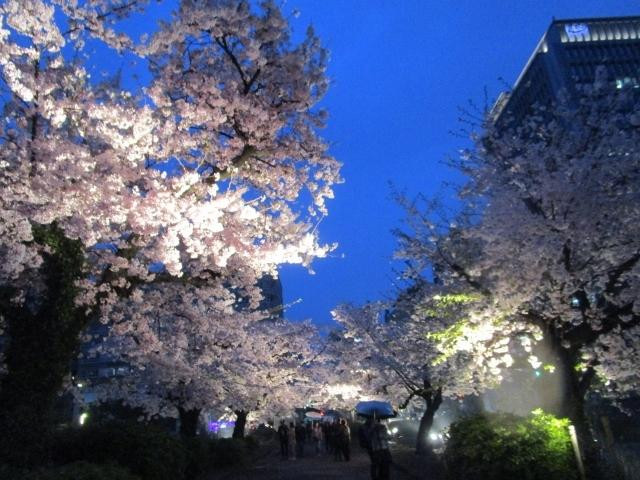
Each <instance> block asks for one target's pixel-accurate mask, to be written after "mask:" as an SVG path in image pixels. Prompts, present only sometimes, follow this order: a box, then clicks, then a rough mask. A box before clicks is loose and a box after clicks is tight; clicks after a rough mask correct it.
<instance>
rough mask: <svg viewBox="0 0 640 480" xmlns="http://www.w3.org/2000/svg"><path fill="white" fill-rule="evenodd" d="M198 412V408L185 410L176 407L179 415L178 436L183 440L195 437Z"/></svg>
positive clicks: (198, 417) (198, 418)
mask: <svg viewBox="0 0 640 480" xmlns="http://www.w3.org/2000/svg"><path fill="white" fill-rule="evenodd" d="M200 412H201V410H200V409H199V408H193V409H191V410H186V409H184V408H182V407H178V413H179V414H180V435H181V436H182V437H183V438H193V437H195V436H196V433H197V432H198V421H199V420H200Z"/></svg>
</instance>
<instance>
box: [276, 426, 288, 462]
mask: <svg viewBox="0 0 640 480" xmlns="http://www.w3.org/2000/svg"><path fill="white" fill-rule="evenodd" d="M278 440H280V455H281V456H282V459H283V460H286V459H287V458H289V429H288V428H287V425H286V424H285V423H284V420H282V421H281V422H280V426H279V427H278Z"/></svg>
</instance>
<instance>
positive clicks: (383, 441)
mask: <svg viewBox="0 0 640 480" xmlns="http://www.w3.org/2000/svg"><path fill="white" fill-rule="evenodd" d="M370 439H371V440H370V441H371V452H372V455H373V456H372V458H373V466H372V469H371V478H372V479H374V480H389V470H390V468H391V452H390V451H389V431H388V430H387V426H386V425H384V424H382V423H380V419H378V420H377V421H376V423H375V424H374V425H373V427H372V429H371V436H370Z"/></svg>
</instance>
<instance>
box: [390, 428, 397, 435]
mask: <svg viewBox="0 0 640 480" xmlns="http://www.w3.org/2000/svg"><path fill="white" fill-rule="evenodd" d="M391 433H393V434H394V435H395V434H396V433H398V427H393V428H392V429H391Z"/></svg>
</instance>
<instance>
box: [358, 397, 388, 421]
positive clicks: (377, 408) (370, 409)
mask: <svg viewBox="0 0 640 480" xmlns="http://www.w3.org/2000/svg"><path fill="white" fill-rule="evenodd" d="M356 414H357V415H360V416H361V417H373V418H391V417H395V416H396V414H397V412H396V411H395V410H394V409H393V407H392V406H391V404H390V403H389V402H379V401H376V400H371V401H368V402H359V403H358V404H357V405H356Z"/></svg>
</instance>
